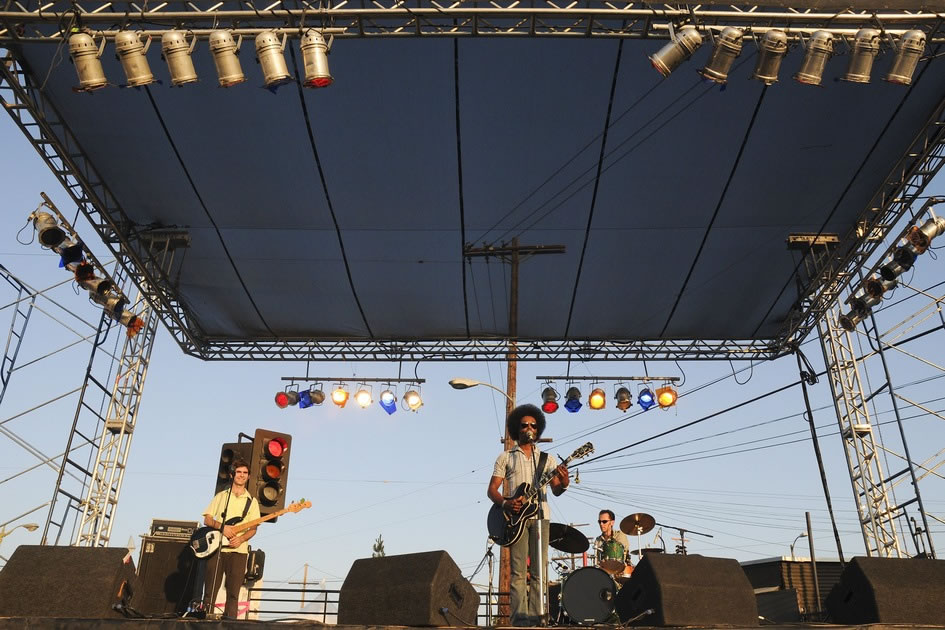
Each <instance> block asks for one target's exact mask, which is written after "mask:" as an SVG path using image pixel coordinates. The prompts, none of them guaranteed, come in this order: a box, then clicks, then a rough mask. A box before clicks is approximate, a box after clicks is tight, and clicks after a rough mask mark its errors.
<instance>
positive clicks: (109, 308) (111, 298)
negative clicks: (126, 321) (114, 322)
mask: <svg viewBox="0 0 945 630" xmlns="http://www.w3.org/2000/svg"><path fill="white" fill-rule="evenodd" d="M89 297H90V298H92V301H93V302H95V303H96V304H98V305H99V306H101V307H102V308H103V309H105V312H106V313H108V315H109V317H111V318H112V319H118V318H119V317H121V314H122V312H123V311H124V310H125V307H126V306H128V300H126V299H125V298H124V297H122V296H120V295H116V294H115V293H89Z"/></svg>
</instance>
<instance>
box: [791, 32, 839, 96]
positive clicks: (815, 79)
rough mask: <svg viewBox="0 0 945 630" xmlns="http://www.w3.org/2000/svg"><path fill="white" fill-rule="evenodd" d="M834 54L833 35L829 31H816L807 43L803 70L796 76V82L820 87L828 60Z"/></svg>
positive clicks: (802, 65) (802, 64)
mask: <svg viewBox="0 0 945 630" xmlns="http://www.w3.org/2000/svg"><path fill="white" fill-rule="evenodd" d="M832 54H833V35H831V34H830V33H828V32H827V31H814V33H813V34H811V36H810V41H809V42H808V43H807V53H806V54H805V55H804V61H803V62H802V63H801V69H800V70H798V72H797V74H795V75H794V80H795V81H797V82H798V83H804V84H805V85H820V82H821V81H822V80H823V78H824V69H825V68H826V67H827V60H828V59H830V56H831V55H832Z"/></svg>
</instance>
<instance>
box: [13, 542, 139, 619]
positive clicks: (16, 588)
mask: <svg viewBox="0 0 945 630" xmlns="http://www.w3.org/2000/svg"><path fill="white" fill-rule="evenodd" d="M127 554H128V550H127V549H119V548H115V549H109V548H101V547H44V546H40V545H23V546H21V547H17V549H16V551H14V552H13V555H12V556H10V560H9V562H7V564H6V566H5V567H4V568H3V570H2V571H0V617H73V618H81V619H103V618H109V617H120V616H121V615H120V613H119V612H117V611H116V610H115V608H114V606H115V605H116V604H119V605H121V604H125V603H127V602H129V601H130V600H131V596H132V594H133V592H134V589H135V565H134V563H133V562H128V563H127V564H125V562H124V558H125V556H126V555H127Z"/></svg>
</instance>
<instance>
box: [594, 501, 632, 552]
mask: <svg viewBox="0 0 945 630" xmlns="http://www.w3.org/2000/svg"><path fill="white" fill-rule="evenodd" d="M615 518H616V516H614V513H613V512H612V511H611V510H601V511H600V514H599V515H598V516H597V524H598V525H600V536H598V537H597V538H595V539H594V549H595V550H596V553H597V566H600V565H601V562H602V561H604V560H608V559H610V560H619V561H621V562H623V563H624V564H627V565H629V564H630V555H629V554H630V542H629V541H628V540H627V535H626V534H624V533H623V532H622V531H620V530H619V529H614V519H615ZM611 541H613V542H616V543H618V544H619V545H620V546H621V547H622V548H623V549H622V552H623V553H622V557H620V558H614V557H613V548H614V545H613V543H612V542H611ZM608 543H610V544H608Z"/></svg>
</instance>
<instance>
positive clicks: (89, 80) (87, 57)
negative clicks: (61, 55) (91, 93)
mask: <svg viewBox="0 0 945 630" xmlns="http://www.w3.org/2000/svg"><path fill="white" fill-rule="evenodd" d="M103 52H105V38H104V37H103V38H102V43H101V44H100V45H97V44H96V43H95V40H94V39H93V38H92V36H91V35H89V34H88V33H73V34H72V35H70V36H69V56H70V57H72V65H74V66H75V71H76V74H77V75H79V89H80V90H97V89H99V88H103V87H105V86H106V85H108V79H106V78H105V71H104V70H103V69H102V61H101V60H100V59H99V57H101V56H102V53H103Z"/></svg>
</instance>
